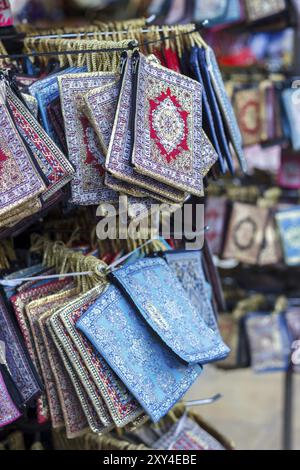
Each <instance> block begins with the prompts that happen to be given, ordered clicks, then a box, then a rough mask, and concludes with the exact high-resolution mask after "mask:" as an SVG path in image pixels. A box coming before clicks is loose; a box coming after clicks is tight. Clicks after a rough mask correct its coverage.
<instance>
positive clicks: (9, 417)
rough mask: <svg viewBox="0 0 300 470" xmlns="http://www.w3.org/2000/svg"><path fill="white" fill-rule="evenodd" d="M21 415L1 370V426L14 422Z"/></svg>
mask: <svg viewBox="0 0 300 470" xmlns="http://www.w3.org/2000/svg"><path fill="white" fill-rule="evenodd" d="M20 416H21V413H20V411H19V410H18V409H17V407H16V405H15V404H14V402H13V401H12V399H11V397H10V395H9V393H8V390H7V388H6V385H5V383H4V380H3V377H2V374H1V372H0V428H2V427H4V426H7V425H8V424H11V423H13V422H14V421H16V420H17V419H19V418H20Z"/></svg>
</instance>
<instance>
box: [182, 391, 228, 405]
mask: <svg viewBox="0 0 300 470" xmlns="http://www.w3.org/2000/svg"><path fill="white" fill-rule="evenodd" d="M222 397H223V395H221V393H217V394H216V395H214V396H213V397H210V398H202V399H200V400H188V401H185V402H184V404H185V406H186V407H187V408H191V407H192V406H202V405H211V404H212V403H215V402H216V401H219V400H220V399H221V398H222Z"/></svg>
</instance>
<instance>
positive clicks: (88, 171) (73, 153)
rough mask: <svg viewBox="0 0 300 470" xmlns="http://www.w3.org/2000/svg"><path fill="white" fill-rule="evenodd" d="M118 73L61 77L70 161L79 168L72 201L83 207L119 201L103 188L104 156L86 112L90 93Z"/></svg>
mask: <svg viewBox="0 0 300 470" xmlns="http://www.w3.org/2000/svg"><path fill="white" fill-rule="evenodd" d="M117 78H118V76H117V75H116V74H115V73H110V72H99V73H80V74H69V75H63V76H59V77H58V82H59V87H60V98H61V106H62V111H63V117H64V125H65V132H66V139H67V145H68V152H69V158H70V161H71V162H72V163H73V165H74V166H75V169H76V173H75V176H74V178H73V180H72V182H71V190H72V198H71V202H73V203H75V204H81V205H90V204H99V203H100V202H101V201H106V202H108V201H116V200H117V197H118V195H117V193H116V192H114V191H113V190H110V189H108V188H106V186H105V185H104V175H105V169H104V160H105V158H104V155H103V151H102V149H101V147H100V144H99V142H98V139H97V136H96V133H95V131H94V128H93V126H92V125H91V124H90V122H89V120H88V118H87V117H86V115H85V114H84V112H83V109H82V106H83V105H84V101H83V95H84V93H87V91H88V90H91V89H93V88H97V87H101V86H104V85H107V84H109V83H112V82H114V81H115V80H116V79H117Z"/></svg>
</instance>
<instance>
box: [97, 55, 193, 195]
mask: <svg viewBox="0 0 300 470" xmlns="http://www.w3.org/2000/svg"><path fill="white" fill-rule="evenodd" d="M107 99H108V100H109V99H110V98H109V94H108V96H107ZM132 99H133V98H132V65H131V59H130V58H129V59H128V60H127V63H126V67H125V72H124V76H123V81H122V86H121V90H120V96H119V101H118V108H117V113H116V116H115V121H114V126H113V131H112V135H111V140H110V145H109V148H108V152H107V156H106V163H105V167H106V169H107V171H108V172H109V173H111V174H112V175H113V176H115V177H116V178H118V179H120V180H123V181H126V182H128V183H132V184H134V185H137V186H140V187H141V188H146V189H149V190H150V191H152V192H154V193H157V194H159V195H161V196H163V197H166V198H167V199H169V200H173V201H175V202H183V200H184V199H185V195H184V193H183V192H182V191H179V190H178V189H175V188H172V187H171V186H169V185H166V184H164V183H162V182H160V181H156V180H155V179H152V178H149V177H147V176H143V175H141V174H139V173H137V172H136V171H135V170H134V168H133V167H132V165H131V158H132V151H133V144H134V142H133V135H132V129H131V126H132V120H134V116H133V115H132V109H131V107H132V106H131V103H132ZM110 100H111V101H112V102H113V103H115V98H114V95H112V97H111V99H110ZM112 106H114V104H112ZM144 150H145V149H144Z"/></svg>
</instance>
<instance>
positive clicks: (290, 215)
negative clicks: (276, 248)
mask: <svg viewBox="0 0 300 470" xmlns="http://www.w3.org/2000/svg"><path fill="white" fill-rule="evenodd" d="M275 218H276V222H277V225H278V228H279V233H280V238H281V243H282V247H283V253H284V260H285V263H286V264H287V265H288V266H297V265H299V263H300V242H299V240H300V238H299V235H300V234H299V226H300V206H293V207H292V208H291V209H287V210H282V211H279V212H277V214H276V215H275Z"/></svg>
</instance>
